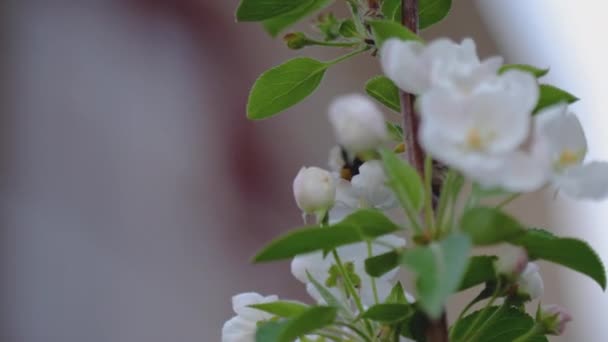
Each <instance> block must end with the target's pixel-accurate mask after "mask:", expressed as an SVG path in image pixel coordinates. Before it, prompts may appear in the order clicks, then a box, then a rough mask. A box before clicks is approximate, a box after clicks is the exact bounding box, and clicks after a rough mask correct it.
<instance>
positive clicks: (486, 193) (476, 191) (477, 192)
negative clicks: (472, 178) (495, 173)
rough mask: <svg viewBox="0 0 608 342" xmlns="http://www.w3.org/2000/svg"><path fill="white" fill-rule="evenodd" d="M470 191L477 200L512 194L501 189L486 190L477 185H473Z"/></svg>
mask: <svg viewBox="0 0 608 342" xmlns="http://www.w3.org/2000/svg"><path fill="white" fill-rule="evenodd" d="M471 191H472V192H473V196H475V197H477V198H488V197H497V196H508V195H512V194H513V193H511V192H508V191H506V190H504V189H502V188H498V187H494V188H486V187H483V186H481V185H479V184H478V183H473V186H472V189H471Z"/></svg>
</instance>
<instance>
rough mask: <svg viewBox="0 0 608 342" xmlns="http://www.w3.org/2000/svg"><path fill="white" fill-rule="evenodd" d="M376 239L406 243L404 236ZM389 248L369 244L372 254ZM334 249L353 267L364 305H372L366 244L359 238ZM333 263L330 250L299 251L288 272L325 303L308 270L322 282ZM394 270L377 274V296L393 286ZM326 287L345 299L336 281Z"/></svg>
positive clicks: (399, 245)
mask: <svg viewBox="0 0 608 342" xmlns="http://www.w3.org/2000/svg"><path fill="white" fill-rule="evenodd" d="M328 229H331V228H328ZM378 240H379V241H382V242H383V243H385V244H388V245H390V246H394V247H397V248H398V247H403V246H405V240H404V239H402V238H399V237H397V236H395V235H386V236H382V237H380V238H378ZM390 250H391V249H390V248H389V247H386V246H380V245H377V244H374V245H373V246H372V254H373V255H378V254H382V253H386V252H388V251H390ZM337 252H338V255H339V256H340V259H341V260H342V263H343V264H345V265H347V264H351V267H352V270H353V271H354V273H355V274H356V275H357V276H358V277H359V279H360V284H359V286H358V291H359V295H360V296H361V300H362V302H363V304H364V305H365V306H370V305H373V304H374V303H375V301H374V295H373V288H372V278H371V277H370V276H369V275H368V274H367V273H366V272H365V259H367V257H368V253H367V244H366V243H363V242H361V243H356V244H351V245H347V246H343V247H339V248H338V249H337ZM334 265H335V260H334V258H333V256H332V255H331V254H328V255H326V256H325V257H324V256H323V253H322V252H317V253H310V254H305V255H298V256H296V257H295V258H294V259H293V260H292V262H291V273H292V274H293V276H294V277H295V278H296V279H298V280H299V281H301V282H302V283H304V284H306V290H307V292H308V294H309V295H310V296H311V297H312V298H314V299H315V300H316V301H317V302H318V303H324V300H323V298H322V297H321V295H320V294H319V292H318V291H317V290H316V288H315V286H314V285H313V284H312V283H310V281H309V279H308V276H307V272H308V273H309V274H310V275H311V276H312V277H313V278H314V279H315V280H316V281H318V282H319V283H321V284H322V285H325V284H326V282H327V280H328V279H329V278H330V276H331V272H332V271H334V272H335V269H334V270H332V266H334ZM334 268H335V266H334ZM397 272H398V270H397V269H395V270H393V271H391V272H388V273H387V274H385V275H383V276H382V277H379V278H376V288H377V291H378V297H379V298H380V300H383V299H384V298H386V296H388V294H389V293H390V291H391V288H392V284H391V282H390V280H391V279H393V278H394V277H395V275H396V274H397ZM328 289H329V291H330V292H331V293H332V294H333V295H334V296H336V297H337V298H339V299H342V300H344V301H346V300H347V299H346V296H345V294H344V293H343V291H342V289H341V288H340V287H339V286H338V285H335V286H334V285H333V284H332V286H330V287H329V288H328Z"/></svg>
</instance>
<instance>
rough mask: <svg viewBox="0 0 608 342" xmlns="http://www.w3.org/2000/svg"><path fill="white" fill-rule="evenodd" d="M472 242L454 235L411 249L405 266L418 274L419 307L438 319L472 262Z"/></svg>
mask: <svg viewBox="0 0 608 342" xmlns="http://www.w3.org/2000/svg"><path fill="white" fill-rule="evenodd" d="M470 251H471V241H470V239H469V237H467V236H466V235H462V234H453V235H450V236H448V237H447V238H445V239H444V240H442V241H440V242H433V243H432V244H430V245H427V246H420V247H416V248H414V249H411V250H408V251H407V252H405V254H404V255H403V257H402V262H403V264H404V265H406V266H407V267H409V269H410V270H412V271H413V272H415V273H416V276H417V278H416V291H417V294H418V296H417V299H418V304H419V306H420V307H421V308H422V309H423V310H424V311H425V312H426V313H427V314H428V315H429V316H430V317H431V318H435V319H436V318H438V317H439V316H440V315H441V313H442V312H443V306H444V304H445V301H446V299H447V298H448V296H450V294H452V293H453V292H454V291H456V290H457V289H458V286H459V285H460V284H461V282H462V277H463V276H464V273H465V271H466V269H467V265H468V262H469V258H468V256H469V252H470Z"/></svg>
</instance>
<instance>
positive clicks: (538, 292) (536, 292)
mask: <svg viewBox="0 0 608 342" xmlns="http://www.w3.org/2000/svg"><path fill="white" fill-rule="evenodd" d="M517 286H518V288H517V292H518V293H519V294H520V295H522V296H527V297H529V298H530V300H534V299H537V298H540V297H542V295H543V293H544V292H545V291H544V290H545V286H544V283H543V278H542V277H541V276H540V273H539V269H538V265H536V264H535V263H533V262H530V263H528V265H526V268H525V269H524V271H523V272H522V273H521V275H520V277H519V280H518V281H517Z"/></svg>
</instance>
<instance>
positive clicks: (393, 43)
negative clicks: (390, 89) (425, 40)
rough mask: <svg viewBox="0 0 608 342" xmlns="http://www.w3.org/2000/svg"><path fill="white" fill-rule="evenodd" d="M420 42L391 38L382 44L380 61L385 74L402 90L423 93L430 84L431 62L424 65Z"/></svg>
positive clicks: (422, 48) (422, 46) (422, 49)
mask: <svg viewBox="0 0 608 342" xmlns="http://www.w3.org/2000/svg"><path fill="white" fill-rule="evenodd" d="M423 51H424V45H422V43H419V42H413V41H407V42H405V41H401V40H399V39H389V40H387V41H386V42H384V44H383V45H382V49H381V51H380V57H381V58H380V63H381V65H382V70H383V71H384V74H385V75H386V76H387V77H388V78H390V79H391V80H392V81H393V82H395V84H396V85H397V86H398V87H399V88H401V89H402V90H404V91H406V92H408V93H412V94H421V93H422V92H424V91H425V90H427V89H428V88H429V86H430V71H431V70H430V63H428V64H426V65H423V64H422V61H421V58H420V55H421V54H422V52H423Z"/></svg>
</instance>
